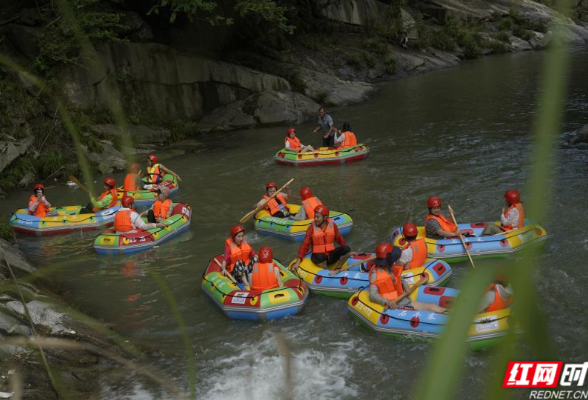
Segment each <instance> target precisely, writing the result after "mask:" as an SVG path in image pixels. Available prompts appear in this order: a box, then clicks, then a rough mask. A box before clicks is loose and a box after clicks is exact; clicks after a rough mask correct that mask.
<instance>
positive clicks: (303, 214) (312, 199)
mask: <svg viewBox="0 0 588 400" xmlns="http://www.w3.org/2000/svg"><path fill="white" fill-rule="evenodd" d="M300 198H301V199H302V206H301V207H300V210H299V211H298V213H296V216H295V217H294V219H295V220H296V221H304V220H306V219H314V209H315V208H317V206H322V205H323V203H322V201H320V200H319V199H318V198H317V197H316V196H314V195H313V194H312V191H311V190H310V188H309V187H308V186H304V187H303V188H302V189H300Z"/></svg>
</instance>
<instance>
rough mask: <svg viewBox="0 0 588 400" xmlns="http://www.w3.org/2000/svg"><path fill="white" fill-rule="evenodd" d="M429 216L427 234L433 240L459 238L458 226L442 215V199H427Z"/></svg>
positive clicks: (426, 225) (434, 197)
mask: <svg viewBox="0 0 588 400" xmlns="http://www.w3.org/2000/svg"><path fill="white" fill-rule="evenodd" d="M427 207H428V208H429V215H427V219H426V223H425V233H426V235H427V237H428V238H431V239H445V238H451V237H455V236H457V234H458V233H457V226H455V224H454V223H453V222H451V221H449V220H448V219H447V218H446V217H445V216H444V215H443V214H441V199H440V198H439V197H437V196H431V197H429V198H428V199H427Z"/></svg>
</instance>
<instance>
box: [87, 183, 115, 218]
mask: <svg viewBox="0 0 588 400" xmlns="http://www.w3.org/2000/svg"><path fill="white" fill-rule="evenodd" d="M116 201H117V198H116V181H115V180H114V178H111V177H109V176H107V177H106V178H104V192H102V194H101V195H100V196H99V197H98V199H96V198H95V197H94V196H92V197H90V203H88V205H87V206H86V207H84V208H82V209H81V210H80V214H93V213H96V212H98V211H101V210H105V209H107V208H111V207H114V206H115V205H116Z"/></svg>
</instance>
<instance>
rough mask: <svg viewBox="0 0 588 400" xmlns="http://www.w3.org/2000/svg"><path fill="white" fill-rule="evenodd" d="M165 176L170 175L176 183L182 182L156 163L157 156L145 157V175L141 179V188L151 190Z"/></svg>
mask: <svg viewBox="0 0 588 400" xmlns="http://www.w3.org/2000/svg"><path fill="white" fill-rule="evenodd" d="M165 174H172V175H173V176H175V177H176V179H177V180H178V181H180V182H181V181H182V178H180V176H179V175H178V174H176V173H175V172H174V171H172V170H171V169H169V168H167V167H166V166H164V165H163V164H159V163H158V162H157V156H156V155H155V154H149V155H148V156H147V173H146V174H145V177H144V178H143V182H144V183H145V185H143V188H145V189H152V188H153V185H156V184H159V183H161V182H162V181H163V176H164V175H165Z"/></svg>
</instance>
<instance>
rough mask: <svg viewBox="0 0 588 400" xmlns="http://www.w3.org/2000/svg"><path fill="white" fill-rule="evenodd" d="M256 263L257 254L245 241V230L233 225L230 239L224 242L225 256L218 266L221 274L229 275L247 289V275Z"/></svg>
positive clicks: (240, 226)
mask: <svg viewBox="0 0 588 400" xmlns="http://www.w3.org/2000/svg"><path fill="white" fill-rule="evenodd" d="M257 262H258V259H257V254H255V251H254V250H253V248H252V247H251V246H250V245H249V243H247V240H246V239H245V228H243V226H242V225H235V226H233V227H232V228H231V237H230V238H228V239H227V240H225V254H224V256H223V262H222V263H221V265H220V268H221V271H222V274H223V275H224V276H228V275H229V274H230V275H231V276H232V277H233V278H234V279H235V280H236V281H237V282H238V283H243V284H244V285H245V287H249V278H248V276H249V274H251V271H252V270H253V265H254V264H255V263H257Z"/></svg>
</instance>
